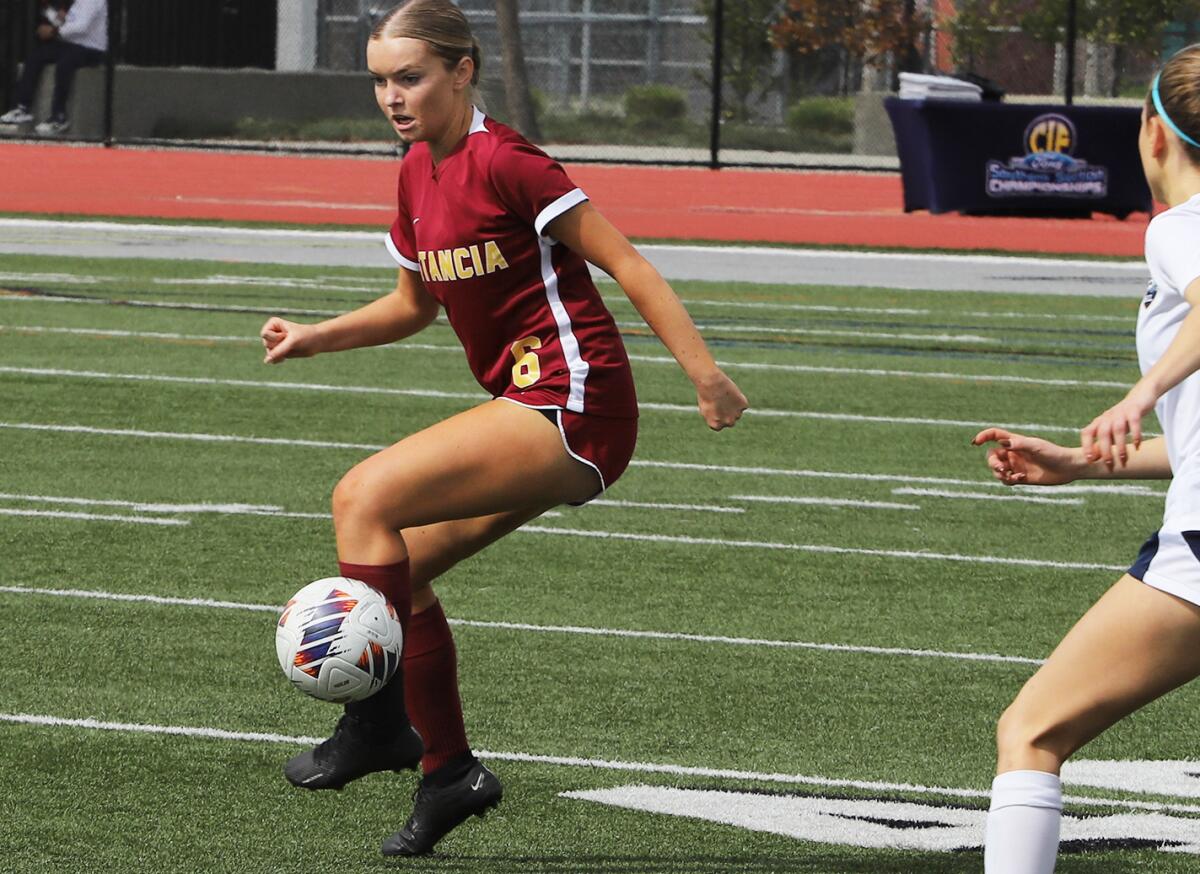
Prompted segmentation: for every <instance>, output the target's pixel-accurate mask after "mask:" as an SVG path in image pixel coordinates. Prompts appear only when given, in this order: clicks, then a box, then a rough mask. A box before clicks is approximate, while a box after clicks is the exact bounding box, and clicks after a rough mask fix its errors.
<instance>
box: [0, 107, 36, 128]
mask: <svg viewBox="0 0 1200 874" xmlns="http://www.w3.org/2000/svg"><path fill="white" fill-rule="evenodd" d="M31 121H33V115H32V113H30V111H29V110H28V109H26V108H25V107H24V106H18V107H17V108H16V109H10V110H9V111H8V112H6V113H4V115H0V124H29V122H31Z"/></svg>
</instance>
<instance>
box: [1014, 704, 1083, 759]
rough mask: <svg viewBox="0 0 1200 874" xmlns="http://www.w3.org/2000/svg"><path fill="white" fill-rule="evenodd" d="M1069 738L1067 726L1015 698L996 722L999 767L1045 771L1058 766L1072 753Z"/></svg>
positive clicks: (1068, 727) (1050, 715)
mask: <svg viewBox="0 0 1200 874" xmlns="http://www.w3.org/2000/svg"><path fill="white" fill-rule="evenodd" d="M1069 735H1070V726H1069V725H1067V724H1066V723H1063V722H1062V721H1060V720H1056V719H1055V718H1054V716H1053V715H1052V714H1048V713H1045V712H1038V711H1037V710H1034V709H1032V708H1030V707H1027V706H1025V705H1024V703H1023V702H1022V701H1021V699H1020V698H1018V699H1017V700H1016V701H1014V702H1013V703H1012V704H1010V705H1009V706H1008V709H1006V710H1005V711H1004V713H1003V714H1001V716H1000V720H999V721H998V722H997V723H996V754H997V757H998V758H999V760H1000V762H1001V764H1002V765H1003V764H1007V765H1008V766H1010V767H1014V768H1028V767H1031V766H1033V765H1036V766H1037V769H1038V770H1044V769H1046V768H1049V767H1051V766H1052V765H1053V764H1061V763H1062V762H1063V761H1065V760H1066V758H1067V756H1069V755H1070V754H1071V752H1072V746H1071V740H1070V737H1069Z"/></svg>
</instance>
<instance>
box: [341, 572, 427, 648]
mask: <svg viewBox="0 0 1200 874" xmlns="http://www.w3.org/2000/svg"><path fill="white" fill-rule="evenodd" d="M338 572H339V573H341V575H342V576H343V577H348V578H350V579H352V580H362V581H363V582H364V583H366V584H367V585H368V586H370V587H371V588H372V589H375V590H376V591H379V592H382V593H383V596H384V597H385V598H387V599H388V600H389V601H391V602H392V606H393V607H395V608H396V615H397V616H398V617H399V619H400V627H401V628H402V629H404V637H405V640H406V641H407V638H408V618H409V614H410V613H411V612H412V582H411V580H410V577H409V572H408V559H407V558H406V559H404V560H403V561H398V562H396V563H395V564H382V565H380V564H350V562H348V561H339V562H338ZM406 648H407V647H406Z"/></svg>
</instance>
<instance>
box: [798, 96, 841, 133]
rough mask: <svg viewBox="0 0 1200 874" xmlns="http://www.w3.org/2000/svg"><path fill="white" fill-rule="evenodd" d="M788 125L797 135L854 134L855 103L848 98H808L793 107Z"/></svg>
mask: <svg viewBox="0 0 1200 874" xmlns="http://www.w3.org/2000/svg"><path fill="white" fill-rule="evenodd" d="M787 124H788V127H790V128H791V129H792V130H794V131H796V132H797V133H811V132H816V131H820V132H821V133H822V134H824V135H838V134H841V135H847V134H852V133H854V101H853V99H851V98H848V97H807V98H805V99H803V100H798V101H796V102H795V103H793V104H792V105H791V107H789V109H788V113H787Z"/></svg>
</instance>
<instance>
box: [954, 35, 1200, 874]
mask: <svg viewBox="0 0 1200 874" xmlns="http://www.w3.org/2000/svg"><path fill="white" fill-rule="evenodd" d="M1138 150H1139V152H1140V154H1141V158H1142V166H1143V169H1144V171H1145V173H1146V180H1147V181H1148V182H1149V184H1150V190H1151V191H1152V192H1153V194H1154V199H1155V200H1156V201H1158V202H1160V203H1165V204H1167V206H1168V207H1170V208H1169V209H1168V210H1166V211H1165V212H1163V213H1161V214H1160V215H1158V216H1157V217H1155V218H1154V220H1153V221H1151V222H1150V226H1149V228H1148V229H1147V231H1146V262H1147V264H1148V266H1149V268H1150V276H1151V283H1150V286H1149V288H1148V290H1147V292H1146V296H1145V298H1144V300H1143V301H1142V305H1141V307H1140V308H1139V311H1138V322H1137V351H1138V361H1139V364H1140V366H1141V371H1142V378H1141V379H1140V380H1138V382H1137V384H1136V385H1134V387H1133V388H1132V389H1131V390H1130V391H1129V393H1128V394H1127V395H1126V396H1125V398H1124V399H1123V400H1122V401H1121V402H1120V403H1118V404H1116V405H1115V406H1113V407H1112V408H1111V409H1108V410H1105V411H1104V412H1103V413H1101V414H1100V415H1099V416H1097V417H1096V418H1095V419H1094V420H1093V421H1092V422H1091V424H1089V425H1088V426H1087V427H1086V428H1084V429H1083V432H1082V440H1081V445H1080V446H1079V447H1074V448H1067V447H1063V446H1058V445H1056V444H1054V443H1050V442H1048V441H1046V440H1040V439H1038V438H1034V437H1026V436H1023V435H1019V434H1012V433H1010V432H1007V431H1004V430H1002V429H1000V428H990V429H988V430H985V431H982V432H981V433H979V434H978V435H976V437H975V441H974V442H975V443H976V444H977V445H983V444H985V443H995V444H997V445H995V446H993V447H992V448H991V449H990V450H989V452H988V464H989V466H990V467H991V469H992V472H993V474H994V475H995V477H996V478H997V479H999V480H1000V481H1001V482H1003V483H1005V484H1007V485H1017V484H1021V485H1056V484H1061V483H1067V482H1071V481H1072V480H1076V479H1092V478H1126V479H1171V480H1172V482H1171V487H1170V489H1169V491H1168V493H1167V501H1166V510H1165V512H1164V514H1163V521H1162V527H1161V528H1160V529H1159V530H1158V531H1157V532H1156V533H1155V534H1154V535H1152V536H1151V537H1150V539H1149V540H1148V541H1146V544H1145V545H1144V546H1143V547H1142V550H1141V552H1140V553H1139V555H1138V557H1137V560H1136V561H1135V562H1134V564H1133V566H1132V567H1130V569H1129V571H1128V573H1126V574H1125V575H1124V576H1122V577H1121V579H1119V580H1118V581H1117V582H1116V583H1115V584H1114V585H1113V587H1112V588H1111V589H1109V590H1108V592H1106V593H1105V594H1104V596H1103V597H1101V598H1100V600H1099V601H1097V602H1096V604H1095V605H1094V606H1093V607H1092V608H1091V609H1090V610H1089V611H1088V612H1087V613H1086V614H1085V615H1084V616H1083V618H1082V619H1080V620H1079V622H1078V623H1077V624H1076V625H1075V627H1074V628H1072V629H1071V631H1070V632H1068V634H1067V636H1066V637H1065V638H1063V640H1062V642H1061V643H1060V644H1059V645H1058V647H1057V648H1056V649H1055V650H1054V652H1053V653H1052V654H1051V655H1050V658H1049V659H1048V660H1047V661H1046V663H1045V665H1043V666H1042V668H1041V669H1040V670H1038V672H1037V673H1036V674H1034V675H1033V677H1032V678H1030V680H1029V682H1027V683H1026V684H1025V686H1024V688H1022V689H1021V691H1020V693H1019V694H1018V695H1017V698H1016V700H1015V701H1014V702H1013V703H1012V704H1011V705H1010V706H1009V708H1008V709H1007V710H1006V711H1005V712H1004V714H1003V716H1001V717H1000V723H999V725H998V726H997V730H996V744H997V752H998V763H997V768H996V771H997V775H998V776H997V777H996V780H995V782H994V783H993V784H992V804H991V811H990V813H989V814H988V822H987V838H986V841H987V845H986V849H985V851H984V869H985V871H986V874H1049V872H1052V871H1053V870H1054V864H1055V859H1056V857H1057V855H1058V837H1059V821H1060V818H1061V812H1062V788H1061V785H1060V783H1059V777H1058V774H1059V770H1060V768H1061V767H1062V764H1063V762H1064V761H1066V759H1067V758H1068V757H1069V756H1071V755H1072V754H1073V753H1074V752H1075V751H1076V750H1078V749H1079V748H1080V747H1081V746H1083V745H1084V744H1086V743H1087V742H1088V741H1090V740H1092V739H1093V738H1094V737H1096V736H1097V735H1099V734H1100V733H1101V732H1103V731H1104V730H1105V729H1107V728H1108V727H1109V726H1111V725H1113V724H1114V723H1116V722H1117V721H1119V720H1120V719H1122V718H1124V717H1125V716H1127V715H1128V714H1130V713H1132V712H1134V711H1135V710H1137V709H1139V708H1140V707H1142V706H1144V705H1145V704H1147V703H1149V702H1150V701H1153V700H1154V699H1156V698H1158V697H1159V696H1161V695H1164V694H1165V693H1167V692H1169V691H1171V690H1172V689H1174V688H1176V687H1178V686H1181V685H1183V684H1185V683H1187V682H1189V681H1191V680H1193V679H1195V678H1196V677H1197V676H1200V374H1197V370H1200V308H1198V306H1197V304H1200V45H1193V46H1189V47H1188V48H1185V49H1183V50H1182V51H1180V52H1179V53H1178V54H1176V55H1174V56H1173V57H1172V58H1171V59H1170V60H1169V61H1167V63H1166V65H1165V66H1164V67H1163V69H1162V71H1161V73H1160V74H1159V75H1158V76H1157V77H1156V78H1155V80H1154V84H1153V86H1152V87H1151V90H1150V95H1149V96H1148V97H1147V99H1146V107H1145V109H1144V111H1143V114H1142V127H1141V132H1140V133H1139V135H1138ZM1152 409H1153V410H1154V411H1155V412H1156V413H1157V414H1158V419H1159V422H1160V423H1161V425H1162V429H1163V436H1162V437H1156V438H1154V439H1152V440H1143V439H1142V431H1141V421H1142V418H1143V417H1144V416H1145V415H1146V414H1147V413H1149V412H1150V410H1152Z"/></svg>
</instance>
